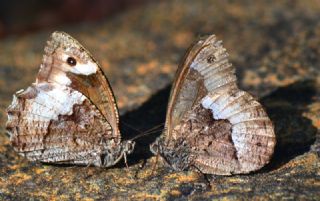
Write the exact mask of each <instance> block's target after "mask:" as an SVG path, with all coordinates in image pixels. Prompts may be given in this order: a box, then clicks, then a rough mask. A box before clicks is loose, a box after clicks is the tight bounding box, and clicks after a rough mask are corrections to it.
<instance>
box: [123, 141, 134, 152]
mask: <svg viewBox="0 0 320 201" xmlns="http://www.w3.org/2000/svg"><path fill="white" fill-rule="evenodd" d="M135 145H136V143H135V142H134V141H131V140H128V141H125V142H124V143H123V147H122V149H123V152H124V153H125V154H127V155H128V154H131V153H132V152H133V150H134V147H135Z"/></svg>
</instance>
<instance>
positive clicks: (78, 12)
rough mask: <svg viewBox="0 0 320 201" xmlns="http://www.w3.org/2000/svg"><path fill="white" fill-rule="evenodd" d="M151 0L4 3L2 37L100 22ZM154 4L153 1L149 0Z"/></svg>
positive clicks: (1, 5)
mask: <svg viewBox="0 0 320 201" xmlns="http://www.w3.org/2000/svg"><path fill="white" fill-rule="evenodd" d="M147 1H148V0H46V1H43V0H29V1H21V0H12V1H4V0H2V1H0V38H3V37H6V36H8V35H10V34H19V35H20V34H26V33H30V32H34V31H37V30H39V29H48V28H49V29H50V28H54V27H55V26H61V25H68V24H73V23H81V22H96V21H99V20H101V19H105V18H109V17H111V16H112V15H114V14H116V13H119V12H123V11H125V10H127V9H130V8H133V7H136V6H139V5H141V4H143V3H145V2H147ZM149 1H150V0H149Z"/></svg>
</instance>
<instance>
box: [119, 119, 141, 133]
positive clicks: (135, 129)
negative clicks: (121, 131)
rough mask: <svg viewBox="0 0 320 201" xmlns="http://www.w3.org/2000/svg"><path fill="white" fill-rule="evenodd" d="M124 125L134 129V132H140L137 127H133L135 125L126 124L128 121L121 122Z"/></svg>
mask: <svg viewBox="0 0 320 201" xmlns="http://www.w3.org/2000/svg"><path fill="white" fill-rule="evenodd" d="M121 123H122V124H123V125H124V126H126V127H128V128H130V129H132V130H134V131H136V132H139V133H141V132H142V131H140V130H139V129H137V128H135V127H133V126H131V125H130V124H128V123H125V122H123V121H122V122H121Z"/></svg>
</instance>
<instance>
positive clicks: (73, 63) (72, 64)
mask: <svg viewBox="0 0 320 201" xmlns="http://www.w3.org/2000/svg"><path fill="white" fill-rule="evenodd" d="M67 63H68V64H69V66H75V65H77V60H76V59H75V58H73V57H68V59H67Z"/></svg>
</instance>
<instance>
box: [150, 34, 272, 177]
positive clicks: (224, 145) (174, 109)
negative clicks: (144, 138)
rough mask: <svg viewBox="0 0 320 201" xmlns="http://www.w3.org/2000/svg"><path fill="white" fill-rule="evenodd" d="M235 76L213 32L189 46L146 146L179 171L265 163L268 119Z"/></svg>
mask: <svg viewBox="0 0 320 201" xmlns="http://www.w3.org/2000/svg"><path fill="white" fill-rule="evenodd" d="M236 82H237V78H236V75H235V68H234V67H233V66H232V65H231V64H230V63H229V61H228V54H227V52H226V49H225V48H224V47H223V46H222V42H221V41H218V40H217V39H216V37H215V36H214V35H211V36H209V37H207V38H205V39H201V40H199V41H198V42H196V43H195V44H194V45H193V46H191V47H190V48H189V51H188V52H187V54H186V55H185V57H184V60H183V62H182V63H181V65H180V66H179V67H178V70H177V72H176V76H175V80H174V83H173V86H172V89H171V94H170V98H169V104H168V108H167V115H166V122H165V131H164V132H163V134H162V135H161V136H160V137H159V138H157V140H156V141H155V142H154V143H153V144H151V146H150V149H151V151H152V152H153V153H154V154H156V155H158V156H160V157H162V159H163V160H164V161H165V163H166V164H168V165H169V166H171V167H172V168H173V169H174V170H180V171H181V170H188V169H193V170H197V171H200V172H202V173H205V174H215V175H232V174H244V173H249V172H252V171H255V170H258V169H260V168H262V167H263V166H265V165H266V164H267V163H268V162H269V161H270V159H271V157H272V155H273V152H274V147H275V144H276V138H275V133H274V127H273V124H272V122H271V120H270V119H269V117H268V115H267V113H266V112H265V110H264V109H263V107H262V106H261V104H260V103H259V102H258V101H256V100H255V99H254V98H253V97H252V96H251V95H250V94H249V93H247V92H245V91H242V90H240V89H239V88H238V86H237V83H236Z"/></svg>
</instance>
